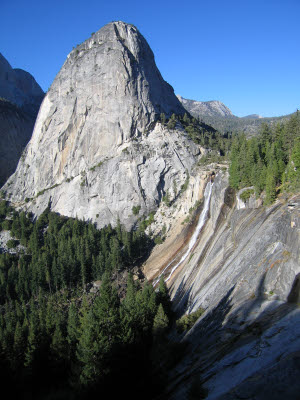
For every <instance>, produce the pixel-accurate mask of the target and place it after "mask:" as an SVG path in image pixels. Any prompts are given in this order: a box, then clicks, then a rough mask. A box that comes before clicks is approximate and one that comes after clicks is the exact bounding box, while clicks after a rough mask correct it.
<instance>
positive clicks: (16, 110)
mask: <svg viewBox="0 0 300 400" xmlns="http://www.w3.org/2000/svg"><path fill="white" fill-rule="evenodd" d="M43 96H44V93H43V91H42V89H41V88H40V87H39V85H38V84H37V83H36V81H35V79H34V78H33V76H32V75H30V74H29V73H28V72H26V71H23V70H21V69H13V68H12V67H11V66H10V64H9V63H8V61H7V60H6V59H5V58H4V57H3V56H2V54H1V53H0V187H1V186H2V185H3V184H4V183H5V181H6V180H7V179H8V177H9V176H10V175H11V174H12V173H13V172H14V171H15V169H16V167H17V164H18V161H19V159H20V157H21V154H22V151H23V150H24V148H25V146H26V145H27V143H28V141H29V139H30V137H31V134H32V131H33V127H34V122H35V118H36V115H37V113H38V110H39V106H40V104H41V101H42V99H43Z"/></svg>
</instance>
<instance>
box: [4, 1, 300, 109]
mask: <svg viewBox="0 0 300 400" xmlns="http://www.w3.org/2000/svg"><path fill="white" fill-rule="evenodd" d="M299 16H300V0H259V1H258V0H251V1H249V0H222V1H220V0H214V1H209V0H206V1H202V0H198V1H185V2H183V1H177V0H173V1H169V0H166V1H157V0H153V1H151V2H150V1H149V2H147V3H142V2H141V1H135V0H128V1H124V0H123V1H120V0H117V1H114V0H111V1H108V0H106V1H103V0H98V1H96V0H90V1H89V0H86V1H82V0H81V1H78V0H73V1H70V0H60V1H58V0H52V1H48V0H45V1H41V0H39V1H37V0H28V1H24V0H0V52H1V53H2V54H3V55H4V57H6V59H7V60H8V61H9V62H10V64H11V65H12V66H13V67H14V68H23V69H25V70H27V71H29V72H30V73H32V75H33V76H34V77H35V78H36V80H37V82H38V83H39V84H40V85H41V86H42V88H43V89H44V90H47V89H48V87H49V86H50V85H51V83H52V81H53V79H54V77H55V75H56V74H57V73H58V71H59V69H60V67H61V66H62V64H63V62H64V61H65V59H66V56H67V54H68V53H69V52H70V51H71V50H72V48H73V46H76V45H77V44H79V43H81V42H83V41H84V40H85V39H87V38H88V37H89V36H90V35H91V33H92V32H95V31H97V30H99V29H100V28H101V27H102V26H103V25H105V24H107V23H108V22H111V21H116V20H123V21H125V22H129V23H132V24H134V25H136V26H137V28H138V29H139V30H140V32H141V33H142V34H143V36H144V37H145V38H146V40H147V41H148V43H149V44H150V46H151V48H152V50H153V52H154V54H155V59H156V63H157V66H158V68H159V69H160V71H161V73H162V75H163V77H164V79H165V80H166V81H168V82H169V83H170V84H171V85H172V86H173V87H174V90H175V93H176V94H181V95H182V96H183V97H185V98H189V99H195V100H200V101H208V100H220V101H222V102H223V103H224V104H225V105H227V106H228V107H229V108H230V109H231V111H232V112H233V113H234V114H235V115H238V116H245V115H248V114H253V113H256V114H260V115H262V116H278V115H284V114H289V113H291V112H294V111H296V109H297V108H300V74H299V67H300V51H299V50H300V46H299V43H300V23H299Z"/></svg>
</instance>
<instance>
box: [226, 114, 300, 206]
mask: <svg viewBox="0 0 300 400" xmlns="http://www.w3.org/2000/svg"><path fill="white" fill-rule="evenodd" d="M229 172H230V184H231V186H232V187H233V188H235V189H241V188H244V187H247V186H253V187H254V190H255V193H256V195H257V196H258V195H260V193H261V192H262V191H265V201H264V203H265V204H271V203H272V202H273V201H274V200H275V198H276V196H277V194H279V193H280V192H283V191H287V192H289V191H296V190H298V189H299V188H300V113H299V111H297V113H295V114H294V115H292V116H291V118H290V119H289V120H288V121H287V122H286V123H282V124H277V125H276V126H274V127H271V126H270V125H267V124H264V125H263V126H262V128H261V131H260V134H259V135H258V136H257V137H253V138H251V139H249V140H247V138H246V136H245V135H237V136H236V137H235V139H234V140H233V143H232V148H231V157H230V169H229ZM250 194H251V191H248V195H250Z"/></svg>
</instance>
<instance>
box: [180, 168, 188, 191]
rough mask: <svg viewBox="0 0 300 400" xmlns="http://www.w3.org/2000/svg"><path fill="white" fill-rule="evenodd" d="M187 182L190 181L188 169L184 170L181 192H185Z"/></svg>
mask: <svg viewBox="0 0 300 400" xmlns="http://www.w3.org/2000/svg"><path fill="white" fill-rule="evenodd" d="M189 182H190V175H189V171H188V170H186V179H185V182H184V184H183V185H182V186H181V192H182V193H183V192H185V191H186V189H187V188H188V186H189Z"/></svg>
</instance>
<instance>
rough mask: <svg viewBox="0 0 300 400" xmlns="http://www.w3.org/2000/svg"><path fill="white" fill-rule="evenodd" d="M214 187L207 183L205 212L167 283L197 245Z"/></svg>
mask: <svg viewBox="0 0 300 400" xmlns="http://www.w3.org/2000/svg"><path fill="white" fill-rule="evenodd" d="M212 187H213V183H212V182H211V181H209V182H208V183H207V185H206V188H205V192H204V205H203V210H202V212H201V215H200V217H199V221H198V224H197V226H196V229H195V231H194V233H193V235H192V237H191V239H190V241H189V247H188V249H187V251H186V252H185V253H184V254H183V256H182V257H181V259H180V261H179V262H178V263H177V264H176V265H174V267H173V268H172V270H171V272H170V274H169V276H168V278H167V279H165V282H167V281H168V280H169V279H170V278H171V276H172V274H173V273H174V271H175V270H176V269H177V268H178V267H179V265H180V264H181V263H183V261H184V260H185V259H186V258H187V256H188V255H189V253H190V252H191V250H192V248H193V247H194V245H195V243H196V241H197V239H198V235H199V233H200V231H201V229H202V227H203V225H204V224H205V222H206V219H207V214H208V209H209V204H210V198H211V192H212ZM173 261H174V260H172V261H171V262H170V263H169V264H168V265H167V266H166V267H165V268H164V270H163V271H162V273H161V274H160V275H159V277H158V278H157V279H156V280H155V282H154V283H153V286H155V285H156V284H157V283H158V282H159V280H160V277H161V276H162V275H163V273H164V272H165V271H166V270H167V269H168V268H169V266H170V265H171V264H172V262H173Z"/></svg>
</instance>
